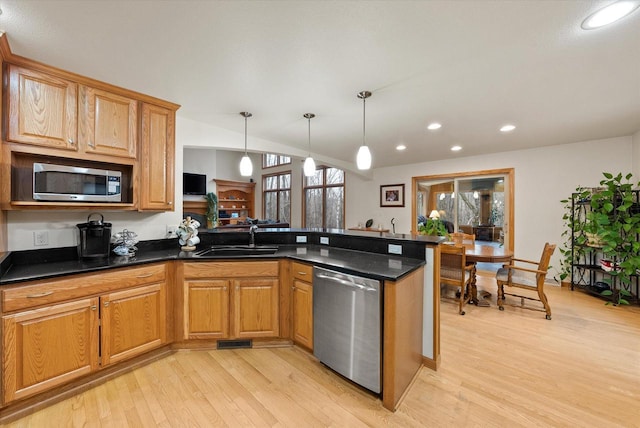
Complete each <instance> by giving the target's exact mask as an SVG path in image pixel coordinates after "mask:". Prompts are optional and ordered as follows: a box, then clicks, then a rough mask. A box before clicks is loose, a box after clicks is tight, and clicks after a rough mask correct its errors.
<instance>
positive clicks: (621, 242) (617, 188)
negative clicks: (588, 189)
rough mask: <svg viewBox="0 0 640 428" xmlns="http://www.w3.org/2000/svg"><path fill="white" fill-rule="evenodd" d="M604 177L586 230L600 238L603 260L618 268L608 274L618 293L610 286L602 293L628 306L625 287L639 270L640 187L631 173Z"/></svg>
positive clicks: (593, 202) (595, 194) (617, 302)
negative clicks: (639, 189) (638, 193)
mask: <svg viewBox="0 0 640 428" xmlns="http://www.w3.org/2000/svg"><path fill="white" fill-rule="evenodd" d="M603 175H604V177H605V178H604V180H602V181H600V185H601V186H603V188H602V189H601V190H599V191H597V192H594V193H593V195H592V197H591V202H590V207H591V210H590V212H588V213H587V226H586V229H587V231H589V232H591V233H594V234H596V235H597V236H598V237H599V238H600V239H601V245H602V250H601V251H602V258H604V259H610V260H612V261H613V263H614V266H615V269H612V270H611V271H610V272H609V275H611V278H612V279H614V280H615V279H617V282H618V283H619V286H618V287H617V289H618V291H615V288H616V287H611V289H610V290H606V291H604V292H603V293H601V294H602V295H604V296H611V297H612V300H613V303H614V304H625V303H628V302H627V300H626V299H625V298H624V297H625V296H626V297H628V292H627V291H626V290H625V288H628V287H629V286H630V284H631V280H632V278H631V277H632V276H634V275H636V274H637V272H639V271H640V270H639V269H640V242H638V236H639V235H640V209H639V208H640V207H639V203H638V202H639V201H638V200H637V190H634V187H636V188H637V184H636V185H634V184H633V183H632V182H631V181H630V180H631V177H632V174H627V175H626V176H624V177H623V176H622V174H618V175H616V176H614V175H613V174H610V173H608V172H605V173H603ZM609 285H611V284H609Z"/></svg>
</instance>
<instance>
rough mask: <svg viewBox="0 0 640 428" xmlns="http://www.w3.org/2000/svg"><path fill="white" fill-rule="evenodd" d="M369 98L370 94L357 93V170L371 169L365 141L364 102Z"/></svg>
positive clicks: (366, 92)
mask: <svg viewBox="0 0 640 428" xmlns="http://www.w3.org/2000/svg"><path fill="white" fill-rule="evenodd" d="M370 96H371V92H369V91H362V92H358V98H360V99H362V145H361V146H360V149H358V155H357V156H356V164H357V165H358V169H369V168H371V152H370V151H369V147H367V141H366V138H365V136H366V132H365V130H366V119H367V116H366V113H367V109H366V102H367V98H369V97H370Z"/></svg>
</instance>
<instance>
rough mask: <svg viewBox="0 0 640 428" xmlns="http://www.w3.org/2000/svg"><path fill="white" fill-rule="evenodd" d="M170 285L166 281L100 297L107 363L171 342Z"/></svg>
mask: <svg viewBox="0 0 640 428" xmlns="http://www.w3.org/2000/svg"><path fill="white" fill-rule="evenodd" d="M166 288H167V286H166V284H165V283H164V282H162V283H158V284H152V285H147V286H144V287H137V288H133V289H128V290H123V291H116V292H113V293H109V294H107V295H105V296H101V297H100V306H101V310H102V313H101V315H100V319H101V320H102V334H101V340H100V343H101V346H102V347H101V349H102V365H103V366H106V365H108V364H113V363H117V362H118V361H121V360H124V359H127V358H131V357H134V356H136V355H140V354H143V353H145V352H146V351H149V350H151V349H154V348H158V347H160V346H162V345H164V344H165V343H166V342H167V327H166Z"/></svg>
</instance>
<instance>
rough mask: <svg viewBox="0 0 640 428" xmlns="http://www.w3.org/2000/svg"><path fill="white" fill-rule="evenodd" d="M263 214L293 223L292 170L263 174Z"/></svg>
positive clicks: (282, 221)
mask: <svg viewBox="0 0 640 428" xmlns="http://www.w3.org/2000/svg"><path fill="white" fill-rule="evenodd" d="M262 201H263V202H262V207H263V208H262V215H263V217H264V218H265V219H270V220H278V221H280V222H281V223H289V224H291V171H287V172H281V173H278V174H271V175H263V176H262Z"/></svg>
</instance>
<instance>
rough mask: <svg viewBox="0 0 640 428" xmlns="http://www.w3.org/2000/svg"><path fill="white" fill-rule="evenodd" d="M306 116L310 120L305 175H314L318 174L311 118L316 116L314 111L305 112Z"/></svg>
mask: <svg viewBox="0 0 640 428" xmlns="http://www.w3.org/2000/svg"><path fill="white" fill-rule="evenodd" d="M304 117H305V118H306V119H307V121H308V122H309V156H307V158H306V159H305V160H304V167H303V168H302V169H303V170H304V175H305V177H313V176H314V175H315V174H316V163H315V162H314V160H313V158H312V157H311V119H313V118H314V117H316V115H315V114H313V113H305V114H304Z"/></svg>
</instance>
